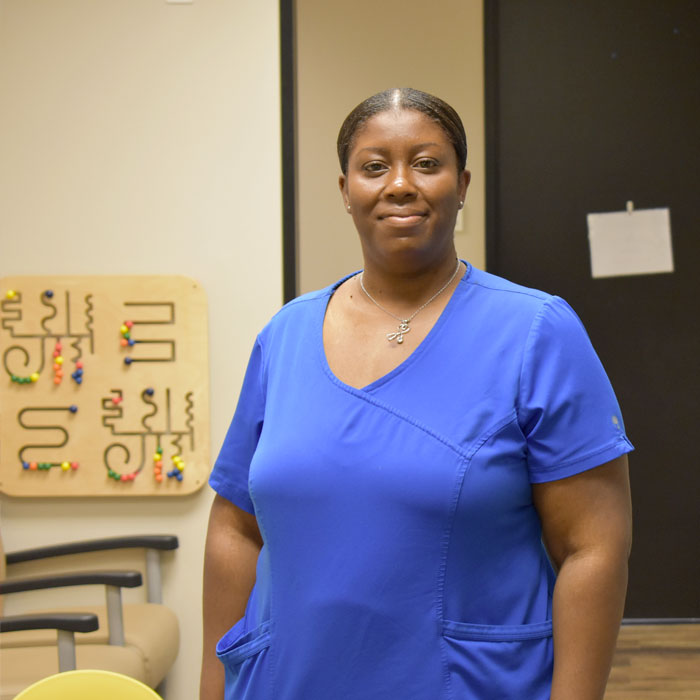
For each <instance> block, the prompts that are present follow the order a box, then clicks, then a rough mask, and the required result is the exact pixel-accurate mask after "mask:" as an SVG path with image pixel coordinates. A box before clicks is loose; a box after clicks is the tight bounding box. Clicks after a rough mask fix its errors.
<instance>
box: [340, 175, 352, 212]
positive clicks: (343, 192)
mask: <svg viewBox="0 0 700 700" xmlns="http://www.w3.org/2000/svg"><path fill="white" fill-rule="evenodd" d="M346 185H347V178H346V177H345V175H340V176H339V177H338V187H340V194H341V195H342V196H343V205H344V206H345V209H346V211H348V212H349V211H350V202H348V193H347V189H346V187H345V186H346Z"/></svg>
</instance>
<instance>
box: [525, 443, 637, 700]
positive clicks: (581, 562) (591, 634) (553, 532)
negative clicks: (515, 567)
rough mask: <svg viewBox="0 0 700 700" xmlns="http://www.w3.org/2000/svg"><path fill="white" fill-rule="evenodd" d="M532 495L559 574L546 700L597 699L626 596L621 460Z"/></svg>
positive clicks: (626, 524)
mask: <svg viewBox="0 0 700 700" xmlns="http://www.w3.org/2000/svg"><path fill="white" fill-rule="evenodd" d="M532 490H533V499H534V502H535V506H536V508H537V510H538V512H539V514H540V518H541V520H542V533H543V541H544V544H545V546H546V548H547V551H548V552H549V555H550V557H551V560H552V563H553V565H554V566H555V568H556V569H557V571H558V578H557V583H556V586H555V588H554V602H553V614H552V617H553V624H554V676H553V681H552V694H551V700H564V699H565V700H602V698H603V695H604V694H605V685H606V683H607V679H608V675H609V673H610V666H611V663H612V656H613V653H614V651H615V642H616V640H617V634H618V631H619V627H620V620H621V618H622V612H623V608H624V603H625V595H626V592H627V560H628V557H629V552H630V546H631V541H632V507H631V500H630V487H629V475H628V468H627V457H626V456H622V457H618V458H617V459H614V460H613V461H611V462H608V463H606V464H603V465H601V466H599V467H595V468H594V469H590V470H588V471H585V472H582V473H581V474H577V475H575V476H571V477H568V478H566V479H560V480H557V481H551V482H547V483H543V484H533V488H532Z"/></svg>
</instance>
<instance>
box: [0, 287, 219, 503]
mask: <svg viewBox="0 0 700 700" xmlns="http://www.w3.org/2000/svg"><path fill="white" fill-rule="evenodd" d="M207 333H208V330H207V304H206V297H205V294H204V290H203V289H202V287H201V286H200V285H199V284H197V282H195V281H194V280H192V279H189V278H187V277H181V276H139V277H135V276H128V277H127V276H80V277H78V276H75V277H67V276H66V277H55V276H50V277H30V276H25V277H5V278H4V279H2V280H0V358H1V361H2V372H1V373H0V491H2V492H3V493H6V494H8V495H11V496H25V497H37V496H52V497H56V496H181V495H184V494H188V493H192V492H193V491H196V490H197V489H198V488H200V487H201V486H202V485H203V484H204V483H205V481H206V479H207V475H208V473H209V366H208V356H209V355H208V343H207Z"/></svg>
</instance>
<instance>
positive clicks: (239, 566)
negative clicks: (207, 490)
mask: <svg viewBox="0 0 700 700" xmlns="http://www.w3.org/2000/svg"><path fill="white" fill-rule="evenodd" d="M261 547H262V538H261V537H260V531H259V530H258V524H257V521H256V520H255V516H253V515H250V513H246V512H245V511H244V510H241V509H240V508H238V507H237V506H235V505H233V503H231V502H230V501H227V500H226V499H225V498H223V497H221V496H219V495H217V496H216V497H215V498H214V503H213V504H212V507H211V513H210V515H209V529H208V531H207V543H206V549H205V552H204V596H203V611H204V640H203V642H204V645H203V651H202V675H201V678H200V685H199V697H200V700H223V698H224V667H223V665H222V663H221V662H220V661H219V660H218V659H217V658H216V652H215V649H216V643H217V642H218V640H219V639H220V638H221V637H222V636H223V635H224V633H225V632H227V631H228V630H229V629H230V627H231V626H232V625H233V624H234V623H235V622H236V620H239V619H240V618H241V617H243V613H244V612H245V606H246V603H247V601H248V596H249V595H250V591H251V590H252V588H253V584H254V583H255V566H256V563H257V559H258V554H259V553H260V548H261Z"/></svg>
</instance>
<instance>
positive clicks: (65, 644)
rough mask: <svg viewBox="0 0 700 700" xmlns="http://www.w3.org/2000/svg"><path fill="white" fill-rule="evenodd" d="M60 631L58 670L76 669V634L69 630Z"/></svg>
mask: <svg viewBox="0 0 700 700" xmlns="http://www.w3.org/2000/svg"><path fill="white" fill-rule="evenodd" d="M57 631H58V671H59V673H64V672H65V671H75V634H74V633H73V632H70V631H68V630H57Z"/></svg>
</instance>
